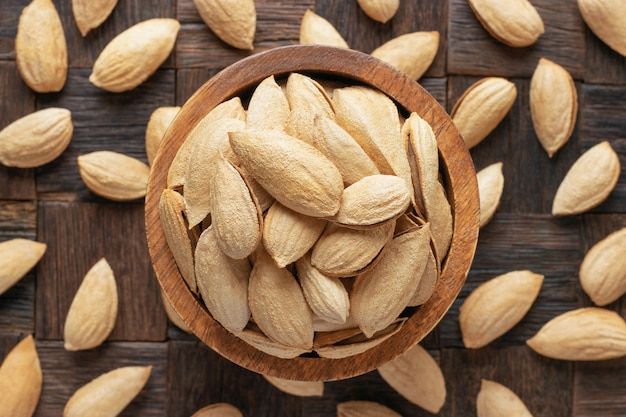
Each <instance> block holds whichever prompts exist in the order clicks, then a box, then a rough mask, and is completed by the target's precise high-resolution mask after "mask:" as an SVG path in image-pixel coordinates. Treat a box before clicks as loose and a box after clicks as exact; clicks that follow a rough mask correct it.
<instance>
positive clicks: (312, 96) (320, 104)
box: [285, 72, 335, 119]
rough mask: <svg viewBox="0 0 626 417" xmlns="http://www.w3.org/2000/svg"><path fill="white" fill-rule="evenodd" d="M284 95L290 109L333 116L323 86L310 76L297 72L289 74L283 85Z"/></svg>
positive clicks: (331, 103)
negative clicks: (285, 83)
mask: <svg viewBox="0 0 626 417" xmlns="http://www.w3.org/2000/svg"><path fill="white" fill-rule="evenodd" d="M285 95H286V96H287V101H288V102H289V108H290V109H291V111H295V112H304V113H307V114H310V115H313V116H318V115H322V116H326V117H329V118H331V119H334V118H335V111H334V108H333V102H332V100H331V98H330V97H329V96H328V94H327V93H326V90H324V87H322V86H321V85H320V83H318V82H317V81H315V80H314V79H313V78H311V77H307V76H306V75H303V74H299V73H297V72H292V73H291V74H289V77H288V78H287V85H286V86H285Z"/></svg>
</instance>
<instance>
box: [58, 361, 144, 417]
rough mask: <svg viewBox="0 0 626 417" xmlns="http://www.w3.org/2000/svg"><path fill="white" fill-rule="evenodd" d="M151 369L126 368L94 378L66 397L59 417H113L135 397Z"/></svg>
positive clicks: (141, 367) (140, 367)
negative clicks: (67, 399)
mask: <svg viewBox="0 0 626 417" xmlns="http://www.w3.org/2000/svg"><path fill="white" fill-rule="evenodd" d="M151 370H152V366H126V367H123V368H117V369H114V370H112V371H110V372H107V373H105V374H102V375H100V376H98V377H97V378H95V379H93V380H92V381H90V382H88V383H87V384H85V385H83V386H82V387H80V388H79V389H78V390H76V392H74V394H73V395H72V396H71V397H70V399H69V401H68V402H67V404H65V409H64V410H63V417H78V416H81V417H83V416H86V415H90V416H102V417H115V416H117V415H118V414H119V413H121V412H122V410H123V409H124V408H126V406H127V405H128V404H130V402H131V401H132V400H133V399H134V398H135V397H136V396H137V394H139V392H140V391H141V390H142V389H143V387H144V385H145V384H146V382H147V381H148V378H149V377H150V372H151Z"/></svg>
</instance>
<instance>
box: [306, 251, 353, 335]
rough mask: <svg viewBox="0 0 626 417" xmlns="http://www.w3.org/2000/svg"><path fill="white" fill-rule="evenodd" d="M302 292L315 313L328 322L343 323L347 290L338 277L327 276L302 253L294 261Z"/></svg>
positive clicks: (346, 313) (346, 304) (347, 301)
mask: <svg viewBox="0 0 626 417" xmlns="http://www.w3.org/2000/svg"><path fill="white" fill-rule="evenodd" d="M296 269H297V271H298V279H299V281H300V286H301V287H302V293H303V294H304V298H305V299H306V301H307V303H308V304H309V306H310V307H311V310H312V311H313V313H315V315H317V316H318V317H321V318H322V319H323V320H325V321H327V322H330V323H345V322H346V319H347V318H348V313H349V311H350V300H349V297H348V291H346V287H344V285H343V283H342V282H341V280H340V279H339V278H336V277H329V276H326V275H324V274H323V273H321V272H320V271H319V270H318V269H317V268H315V267H314V266H312V265H311V257H310V256H309V255H304V256H303V257H302V258H300V259H298V261H297V262H296Z"/></svg>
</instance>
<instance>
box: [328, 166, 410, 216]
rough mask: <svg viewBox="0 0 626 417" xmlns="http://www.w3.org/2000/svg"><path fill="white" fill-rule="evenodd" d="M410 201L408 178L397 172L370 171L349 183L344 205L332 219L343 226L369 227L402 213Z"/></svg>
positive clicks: (343, 198) (342, 200)
mask: <svg viewBox="0 0 626 417" xmlns="http://www.w3.org/2000/svg"><path fill="white" fill-rule="evenodd" d="M410 203H411V192H410V191H409V190H408V188H407V187H406V181H404V179H402V178H400V177H396V176H395V175H382V174H379V175H370V176H368V177H365V178H362V179H361V180H359V181H357V182H355V183H354V184H352V185H350V186H348V187H346V188H345V189H344V191H343V194H342V196H341V206H340V207H339V210H338V211H337V213H336V214H335V215H334V216H332V217H330V218H329V219H330V220H332V221H333V222H336V223H338V224H340V225H342V226H348V227H351V226H354V227H367V226H373V225H377V224H379V223H382V222H385V221H388V220H391V219H394V218H396V217H398V216H400V215H401V214H402V213H403V212H404V211H405V210H406V209H407V208H408V207H409V204H410Z"/></svg>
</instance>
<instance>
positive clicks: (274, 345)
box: [237, 329, 311, 359]
mask: <svg viewBox="0 0 626 417" xmlns="http://www.w3.org/2000/svg"><path fill="white" fill-rule="evenodd" d="M237 337H239V338H240V339H241V340H243V341H244V342H246V343H248V344H249V345H251V346H253V347H254V348H256V349H258V350H260V351H261V352H264V353H267V354H268V355H272V356H276V357H278V358H281V359H293V358H295V357H298V356H300V355H302V354H303V353H307V352H310V351H311V349H310V348H305V349H303V348H297V347H292V346H287V345H283V344H282V343H278V342H275V341H273V340H272V339H270V338H269V337H267V336H265V335H264V334H263V333H261V332H256V331H253V330H249V329H244V330H243V331H242V332H241V333H240V334H238V335H237Z"/></svg>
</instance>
